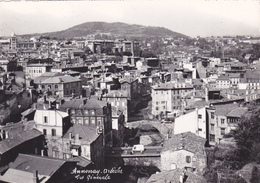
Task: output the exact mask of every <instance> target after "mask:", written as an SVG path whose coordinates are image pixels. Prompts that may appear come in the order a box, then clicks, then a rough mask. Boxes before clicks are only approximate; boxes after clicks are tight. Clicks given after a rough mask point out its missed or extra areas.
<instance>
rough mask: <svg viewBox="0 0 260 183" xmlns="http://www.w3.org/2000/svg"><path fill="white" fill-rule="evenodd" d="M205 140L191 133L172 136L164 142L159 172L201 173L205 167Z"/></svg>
mask: <svg viewBox="0 0 260 183" xmlns="http://www.w3.org/2000/svg"><path fill="white" fill-rule="evenodd" d="M205 142H206V139H205V138H202V137H199V136H197V135H196V134H194V133H192V132H185V133H181V134H176V135H173V136H172V137H171V138H170V139H168V140H167V141H166V142H164V145H163V148H162V151H161V170H162V171H163V170H172V169H176V168H180V169H183V168H185V169H187V170H188V171H191V172H196V173H202V172H203V169H204V168H205V167H206V160H207V156H206V153H205V148H204V147H205Z"/></svg>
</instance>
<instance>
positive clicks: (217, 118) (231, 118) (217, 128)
mask: <svg viewBox="0 0 260 183" xmlns="http://www.w3.org/2000/svg"><path fill="white" fill-rule="evenodd" d="M246 111H247V108H245V107H240V106H239V104H236V103H234V104H232V103H231V104H222V105H213V106H211V107H209V108H207V113H208V119H209V128H208V129H209V145H216V144H219V143H220V141H221V140H222V139H223V138H224V136H225V135H226V134H228V133H229V132H230V131H231V130H232V129H233V128H235V126H236V123H237V122H238V121H239V120H240V119H241V117H242V116H243V115H244V114H245V113H246Z"/></svg>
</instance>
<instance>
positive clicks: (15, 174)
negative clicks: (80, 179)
mask: <svg viewBox="0 0 260 183" xmlns="http://www.w3.org/2000/svg"><path fill="white" fill-rule="evenodd" d="M76 165H77V162H75V161H66V160H62V159H53V158H49V157H46V156H36V155H27V154H19V155H18V157H17V158H16V159H15V161H14V162H13V163H11V164H10V166H9V169H8V170H7V171H6V172H5V174H4V175H3V176H0V182H19V183H37V182H46V183H51V182H55V183H69V182H71V181H72V180H73V179H74V177H73V176H75V175H72V174H71V172H72V170H73V168H75V167H76ZM42 180H44V181H42Z"/></svg>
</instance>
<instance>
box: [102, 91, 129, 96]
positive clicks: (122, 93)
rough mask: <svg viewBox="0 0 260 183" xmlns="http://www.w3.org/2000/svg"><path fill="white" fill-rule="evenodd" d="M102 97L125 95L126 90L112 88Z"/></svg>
mask: <svg viewBox="0 0 260 183" xmlns="http://www.w3.org/2000/svg"><path fill="white" fill-rule="evenodd" d="M104 97H127V91H124V90H112V91H110V92H109V93H107V94H106V95H104Z"/></svg>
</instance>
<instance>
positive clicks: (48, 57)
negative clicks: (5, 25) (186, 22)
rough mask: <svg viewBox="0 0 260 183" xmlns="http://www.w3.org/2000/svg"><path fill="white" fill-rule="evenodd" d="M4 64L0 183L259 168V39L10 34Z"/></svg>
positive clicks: (185, 175) (238, 176)
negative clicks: (66, 36) (57, 36)
mask: <svg viewBox="0 0 260 183" xmlns="http://www.w3.org/2000/svg"><path fill="white" fill-rule="evenodd" d="M0 69H1V73H0V124H1V126H0V175H1V176H0V182H3V183H5V182H19V183H23V182H24V183H29V182H33V183H41V182H46V183H47V182H55V183H58V182H61V183H66V182H113V183H116V182H119V183H121V182H137V181H138V182H139V183H140V182H147V183H150V182H176V183H177V182H181V183H185V182H187V183H188V182H192V183H203V182H228V181H229V182H249V181H251V182H252V179H253V178H254V176H253V175H258V174H259V173H257V172H258V169H259V168H260V165H259V164H258V163H259V162H260V161H259V160H260V159H259V157H260V154H259V151H258V150H259V148H260V146H259V145H257V144H258V143H259V142H258V141H259V138H258V137H259V134H258V136H254V135H256V134H257V129H259V127H260V126H259V124H258V126H257V122H258V121H257V120H258V119H259V116H258V114H259V109H258V108H259V107H258V103H259V99H260V74H259V73H260V37H252V36H215V37H214V36H212V37H196V38H191V37H188V36H184V35H183V36H181V35H180V36H177V37H174V36H170V35H165V36H161V37H151V38H145V37H144V38H131V37H130V38H122V37H117V38H114V37H113V36H111V34H109V33H106V32H104V33H100V32H99V33H97V34H91V35H86V36H78V37H73V38H63V39H62V38H56V37H51V36H46V35H38V36H34V35H16V34H15V33H12V34H11V33H10V36H8V37H2V38H1V39H0ZM257 109H258V110H257ZM254 121H256V122H255V123H254ZM247 122H248V124H247ZM250 125H252V126H253V125H254V126H255V129H256V131H250V129H251V128H250ZM243 130H244V131H243ZM246 130H248V131H246ZM250 133H251V135H250ZM242 137H243V138H242ZM249 137H250V138H249ZM257 142H258V143H257ZM243 145H244V146H243ZM243 147H247V149H246V150H245V148H244V151H242V150H241V149H243ZM249 151H250V153H249V154H248V155H245V154H247V153H248V152H249ZM243 153H244V154H243ZM243 155H244V156H243ZM249 156H250V157H249ZM254 172H256V173H255V174H254ZM251 175H252V176H251ZM258 178H260V176H259V177H258Z"/></svg>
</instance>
